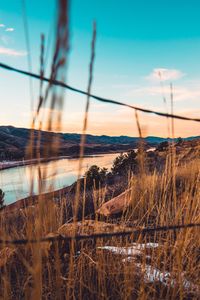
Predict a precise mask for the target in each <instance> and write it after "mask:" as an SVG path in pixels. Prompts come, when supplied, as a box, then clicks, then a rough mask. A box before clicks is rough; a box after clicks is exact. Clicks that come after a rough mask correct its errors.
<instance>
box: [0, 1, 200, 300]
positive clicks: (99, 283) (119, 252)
mask: <svg viewBox="0 0 200 300" xmlns="http://www.w3.org/2000/svg"><path fill="white" fill-rule="evenodd" d="M59 3H60V7H59V18H58V30H57V40H56V47H55V54H54V57H53V63H52V72H51V79H52V80H53V79H58V78H60V79H62V80H64V73H65V72H66V57H65V56H66V53H67V50H68V38H67V37H68V19H67V16H66V14H65V13H66V11H67V7H66V1H59ZM42 41H43V43H44V39H42ZM92 47H93V48H92V49H93V50H92V51H94V38H93V46H92ZM43 51H44V50H43V46H42V52H41V62H43V59H42V56H43V55H44V54H43ZM93 55H94V53H93ZM91 61H92V60H91ZM92 63H93V61H92ZM92 63H91V64H92ZM91 64H90V79H89V85H88V90H89V91H90V88H91V76H92V75H91V72H92V67H91ZM43 72H44V70H43V64H42V63H41V76H43ZM42 88H44V87H43V85H42V81H41V90H40V94H41V95H40V99H39V105H38V109H37V112H36V114H35V116H34V120H33V124H32V125H33V127H35V126H36V124H37V126H38V129H42V128H43V127H45V126H46V125H47V127H48V129H49V130H54V129H57V130H58V129H59V128H61V115H62V114H61V112H62V104H63V95H62V93H63V91H62V90H60V88H59V89H58V90H55V87H53V86H52V84H51V83H50V84H49V85H48V86H47V87H46V90H45V93H42ZM43 95H44V96H43ZM48 101H49V102H50V103H49V106H46V105H47V103H48ZM88 101H89V99H87V107H86V118H87V114H88ZM45 106H46V107H48V109H49V110H46V111H48V114H47V116H44V115H42V116H41V115H40V110H41V107H45ZM43 112H44V110H43ZM85 122H86V123H85V125H84V132H83V133H84V134H85V132H86V127H87V126H86V125H87V121H85ZM138 122H139V120H138ZM42 126H43V127H42ZM138 126H139V123H138ZM39 142H40V136H39V135H38V143H39ZM33 143H34V142H33V140H31V142H30V145H29V148H28V149H27V152H28V154H29V156H30V154H31V147H32V145H33ZM58 148H59V141H58V140H56V141H54V140H53V139H50V140H49V141H47V144H46V154H45V155H46V157H48V156H52V155H53V154H55V153H56V151H57V149H58ZM179 148H180V149H181V147H179ZM83 149H84V138H83V140H82V150H81V157H82V156H83V154H84V151H83ZM180 149H179V151H175V146H173V145H172V147H169V149H168V150H166V151H164V152H163V154H162V155H163V156H164V157H165V163H164V168H162V170H157V169H155V170H154V169H152V168H151V169H152V170H151V172H149V171H147V168H146V163H145V162H146V157H145V154H144V152H142V151H141V152H140V170H139V174H137V175H134V174H131V173H129V174H127V178H128V180H126V182H127V184H126V186H124V185H123V182H121V183H119V182H118V184H116V185H115V184H114V185H113V186H103V187H101V188H98V189H97V188H94V189H93V190H90V191H87V183H86V182H84V188H83V189H82V190H80V184H77V185H76V187H75V190H76V193H71V194H70V193H67V194H65V195H63V196H60V197H59V199H56V200H55V199H54V198H53V197H50V196H49V199H46V197H44V196H43V195H42V190H43V186H42V178H43V176H45V175H46V174H42V173H41V170H40V165H39V163H38V174H39V177H40V192H41V193H40V195H39V198H38V203H37V204H36V205H31V206H27V207H26V208H24V209H21V210H18V211H14V212H12V213H11V212H9V211H7V212H6V211H4V210H2V212H1V215H0V221H1V223H0V233H1V238H2V239H3V240H10V239H28V240H32V239H36V240H38V242H36V243H31V242H28V243H27V244H25V245H15V244H13V245H5V244H1V246H0V272H1V276H0V298H1V299H115V300H116V299H200V238H199V228H188V229H181V230H179V231H175V230H173V231H166V232H156V231H155V232H151V233H150V234H149V233H147V234H138V233H137V234H132V235H129V236H123V235H122V236H120V237H109V238H97V239H92V238H88V239H84V240H80V241H75V240H72V241H71V242H67V241H65V240H62V239H61V238H59V237H61V236H64V237H70V236H74V235H80V234H81V235H86V236H87V235H90V234H94V233H101V232H117V231H124V232H125V231H127V230H131V229H135V228H137V229H140V228H144V227H147V226H149V227H151V226H162V225H174V224H188V223H200V201H199V198H200V188H199V176H200V169H199V159H200V155H199V151H200V148H199V145H198V143H196V145H195V147H193V148H191V147H183V149H181V150H180ZM39 161H40V153H38V162H39ZM79 167H80V169H81V159H80V166H79ZM124 180H125V178H124ZM125 188H129V192H128V196H127V197H128V200H127V201H128V204H129V205H127V206H126V209H124V210H123V211H122V212H121V213H120V214H118V215H117V216H115V215H114V216H109V217H105V216H102V215H100V214H98V213H95V212H96V211H97V210H98V209H99V208H100V207H101V205H102V204H103V203H104V202H105V201H107V200H109V199H111V198H112V195H113V194H114V195H115V192H116V190H117V191H118V192H117V194H120V192H122V191H124V189H125ZM91 207H92V209H90V208H91ZM45 236H47V237H52V236H53V237H58V239H57V241H53V242H39V239H40V238H42V237H45Z"/></svg>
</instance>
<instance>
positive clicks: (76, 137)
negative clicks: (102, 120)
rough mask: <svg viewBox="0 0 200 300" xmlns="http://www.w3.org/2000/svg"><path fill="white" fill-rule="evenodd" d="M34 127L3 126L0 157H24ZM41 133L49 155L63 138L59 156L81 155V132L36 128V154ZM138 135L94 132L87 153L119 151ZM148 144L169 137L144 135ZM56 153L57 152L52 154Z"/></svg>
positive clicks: (131, 145)
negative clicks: (52, 145)
mask: <svg viewBox="0 0 200 300" xmlns="http://www.w3.org/2000/svg"><path fill="white" fill-rule="evenodd" d="M30 134H31V130H30V129H27V128H16V127H13V126H0V160H17V159H23V158H24V157H25V155H26V149H27V146H28V144H29V140H30ZM39 135H40V153H41V156H45V147H46V146H47V145H48V143H49V142H50V141H52V139H55V138H57V139H59V143H60V147H59V151H58V153H57V155H58V156H61V155H70V156H72V155H73V156H75V155H78V154H79V145H80V138H81V135H80V134H75V133H54V132H47V131H41V132H39V131H38V130H34V150H35V152H34V153H36V149H38V146H37V139H38V136H39ZM199 138H200V137H189V138H186V139H185V140H192V139H199ZM139 140H140V139H139V138H138V137H129V136H107V135H101V136H97V135H90V134H88V135H87V136H86V145H85V153H86V154H95V153H105V152H115V151H125V150H129V149H131V148H135V147H137V145H138V142H139ZM144 140H145V142H146V145H147V146H149V147H152V146H156V145H157V144H159V143H161V142H164V141H167V140H169V139H165V138H161V137H155V136H149V137H146V138H144ZM49 155H53V153H48V156H49Z"/></svg>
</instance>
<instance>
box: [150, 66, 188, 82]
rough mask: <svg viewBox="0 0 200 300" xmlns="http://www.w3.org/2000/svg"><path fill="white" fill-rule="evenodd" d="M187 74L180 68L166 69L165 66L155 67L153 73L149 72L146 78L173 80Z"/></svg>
mask: <svg viewBox="0 0 200 300" xmlns="http://www.w3.org/2000/svg"><path fill="white" fill-rule="evenodd" d="M185 75H186V74H185V73H183V72H182V71H180V70H176V69H165V68H156V69H153V71H152V72H151V74H149V75H148V76H147V77H146V79H148V80H151V81H160V80H162V81H169V80H171V81H173V80H177V79H180V78H182V77H183V76H185Z"/></svg>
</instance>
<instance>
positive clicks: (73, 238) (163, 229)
mask: <svg viewBox="0 0 200 300" xmlns="http://www.w3.org/2000/svg"><path fill="white" fill-rule="evenodd" d="M195 227H200V223H189V224H181V225H166V226H157V227H146V228H142V229H134V230H129V231H128V230H127V231H118V232H105V233H94V234H90V235H74V236H63V235H56V236H51V237H44V238H41V239H18V240H3V239H0V244H4V245H26V244H28V243H31V244H35V243H44V242H57V241H65V242H68V243H69V242H72V241H81V240H88V239H93V240H96V239H99V238H101V239H103V238H112V237H122V236H131V235H138V234H152V233H155V232H166V231H178V230H181V229H188V228H195Z"/></svg>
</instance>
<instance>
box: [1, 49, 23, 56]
mask: <svg viewBox="0 0 200 300" xmlns="http://www.w3.org/2000/svg"><path fill="white" fill-rule="evenodd" d="M0 55H6V56H25V55H27V53H26V52H25V51H18V50H14V49H10V48H6V47H0Z"/></svg>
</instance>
